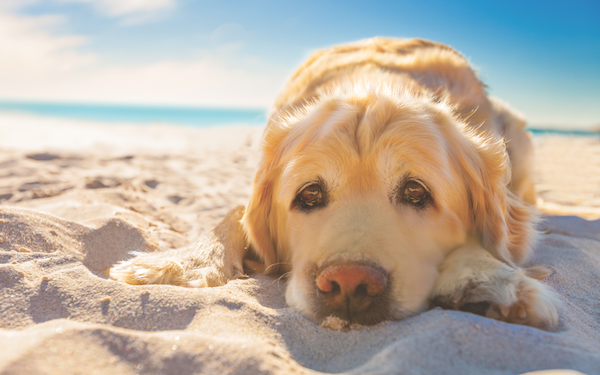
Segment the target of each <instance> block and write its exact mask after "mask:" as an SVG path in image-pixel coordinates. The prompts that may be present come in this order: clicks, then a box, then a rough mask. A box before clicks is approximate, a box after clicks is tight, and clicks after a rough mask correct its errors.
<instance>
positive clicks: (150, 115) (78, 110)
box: [0, 101, 600, 136]
mask: <svg viewBox="0 0 600 375" xmlns="http://www.w3.org/2000/svg"><path fill="white" fill-rule="evenodd" d="M2 112H8V113H24V114H30V115H37V116H44V117H58V118H67V119H75V120H88V121H99V122H104V123H127V124H139V125H148V124H171V125H182V126H191V127H211V126H227V125H251V126H263V125H265V124H266V122H267V110H266V109H243V108H209V107H167V106H142V105H138V106H135V105H109V104H68V103H34V102H6V101H5V102H0V113H2ZM528 130H529V131H531V132H532V133H533V135H545V134H557V135H572V136H600V133H598V132H592V131H585V130H568V129H567V128H566V127H565V129H554V128H553V129H549V128H543V127H538V126H530V127H528Z"/></svg>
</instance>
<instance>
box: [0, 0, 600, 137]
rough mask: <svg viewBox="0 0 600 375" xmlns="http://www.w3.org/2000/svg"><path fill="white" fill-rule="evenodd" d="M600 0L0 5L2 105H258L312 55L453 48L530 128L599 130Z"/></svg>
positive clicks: (22, 1) (133, 0)
mask: <svg viewBox="0 0 600 375" xmlns="http://www.w3.org/2000/svg"><path fill="white" fill-rule="evenodd" d="M599 19H600V2H598V1H597V0H594V1H577V0H574V1H569V2H568V3H567V2H565V1H502V2H483V1H482V2H475V1H411V2H409V1H393V2H389V1H369V2H365V1H363V2H358V1H343V2H342V1H302V2H299V1H293V2H292V1H266V0H265V1H226V0H225V1H218V2H217V1H210V2H209V1H202V0H0V100H36V101H61V102H102V103H131V104H166V105H186V106H219V107H254V108H261V107H263V108H267V107H269V105H270V103H271V102H272V101H273V99H274V97H275V96H276V95H277V92H278V90H279V89H280V88H281V87H282V85H283V84H284V82H285V80H286V79H287V76H288V75H289V74H290V73H291V72H292V71H293V70H294V69H295V67H296V66H297V65H298V64H300V63H301V62H302V60H303V59H305V58H306V57H307V56H308V55H309V53H310V51H312V50H314V49H316V48H323V47H327V46H329V45H332V44H338V43H343V42H348V41H352V40H356V39H362V38H367V37H371V36H375V35H381V36H395V37H421V38H427V39H432V40H436V41H440V42H443V43H447V44H449V45H452V46H453V47H455V48H456V49H458V50H459V51H460V52H462V53H463V54H464V55H465V56H467V57H468V58H469V59H470V60H471V62H472V63H473V64H474V66H476V67H477V68H478V70H479V74H480V76H481V77H482V79H483V80H484V81H485V82H486V84H487V85H488V86H489V87H490V92H491V93H492V94H494V95H496V96H499V97H501V98H503V99H505V100H506V101H508V102H509V103H511V104H512V105H513V106H514V107H515V108H517V109H518V110H520V111H522V112H523V113H524V114H525V115H526V116H527V117H528V118H529V120H530V122H531V123H532V124H535V125H546V126H563V127H564V126H570V127H573V128H585V127H590V126H596V125H600V21H598V20H599Z"/></svg>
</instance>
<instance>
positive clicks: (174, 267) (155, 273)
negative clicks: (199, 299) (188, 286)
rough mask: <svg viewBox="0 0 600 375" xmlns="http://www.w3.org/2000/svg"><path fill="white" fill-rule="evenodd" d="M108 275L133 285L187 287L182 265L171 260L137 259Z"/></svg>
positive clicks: (117, 267)
mask: <svg viewBox="0 0 600 375" xmlns="http://www.w3.org/2000/svg"><path fill="white" fill-rule="evenodd" d="M107 274H108V276H109V277H110V278H111V279H113V280H117V281H121V282H124V283H127V284H131V285H143V284H171V285H185V279H184V278H183V275H184V271H183V267H182V265H181V264H180V263H179V262H176V261H174V260H169V259H153V258H145V257H137V258H133V259H131V260H127V261H123V262H120V263H118V264H116V265H114V266H113V267H111V268H110V269H108V272H107Z"/></svg>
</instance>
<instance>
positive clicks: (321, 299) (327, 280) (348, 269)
mask: <svg viewBox="0 0 600 375" xmlns="http://www.w3.org/2000/svg"><path fill="white" fill-rule="evenodd" d="M390 285H391V276H390V275H389V274H388V273H387V272H386V271H385V270H384V269H383V268H381V267H379V266H377V265H374V264H371V263H366V262H339V261H338V262H335V263H326V264H324V265H323V266H321V267H319V268H318V270H317V271H316V272H315V273H314V285H313V288H312V296H311V297H312V298H311V305H312V311H313V312H314V313H315V316H316V318H317V320H319V321H322V320H324V319H326V318H328V317H331V316H333V317H336V318H339V319H341V320H343V321H345V322H348V325H352V324H359V325H365V326H367V325H375V324H378V323H380V322H382V321H384V320H390V319H393V318H394V317H392V316H391V313H390V312H391V310H390Z"/></svg>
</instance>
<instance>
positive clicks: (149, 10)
mask: <svg viewBox="0 0 600 375" xmlns="http://www.w3.org/2000/svg"><path fill="white" fill-rule="evenodd" d="M59 1H61V2H70V3H87V4H90V5H92V6H94V7H95V8H96V9H98V10H99V11H100V12H101V13H103V14H105V15H107V16H111V17H121V16H130V15H149V14H154V13H157V12H163V11H165V10H171V9H173V8H175V6H176V5H177V3H176V1H175V0H59Z"/></svg>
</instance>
